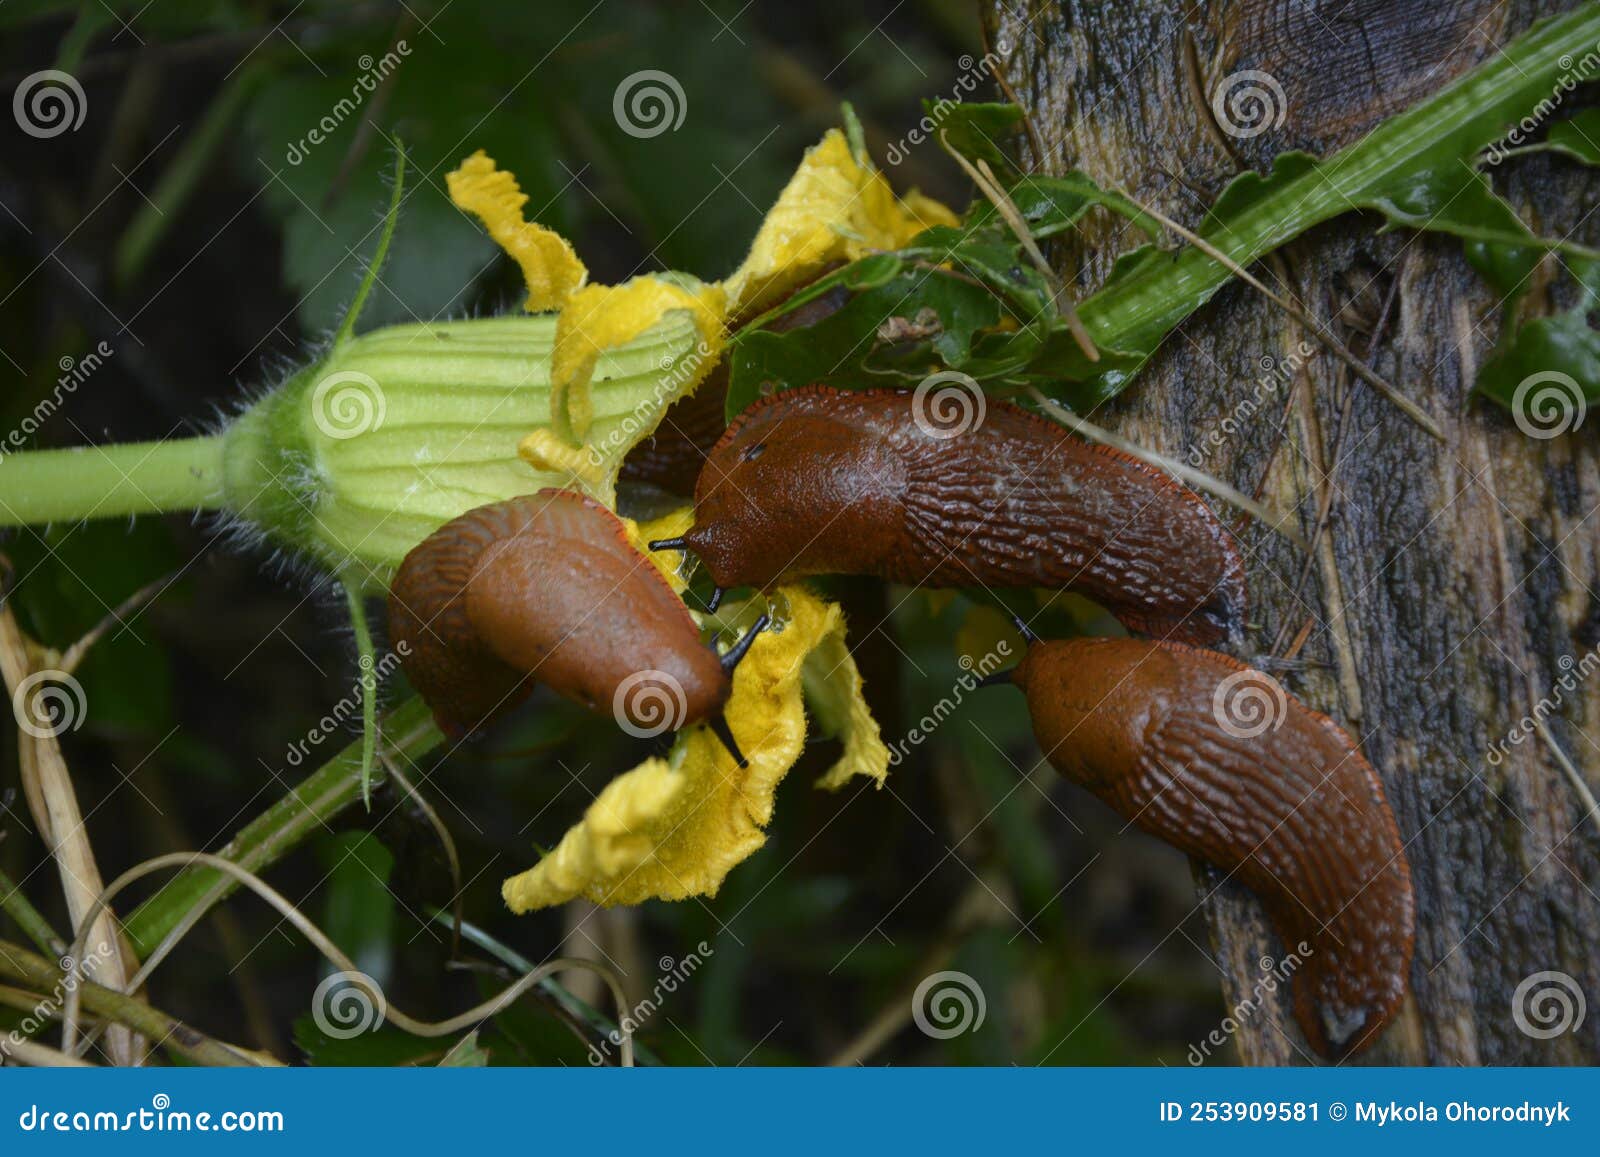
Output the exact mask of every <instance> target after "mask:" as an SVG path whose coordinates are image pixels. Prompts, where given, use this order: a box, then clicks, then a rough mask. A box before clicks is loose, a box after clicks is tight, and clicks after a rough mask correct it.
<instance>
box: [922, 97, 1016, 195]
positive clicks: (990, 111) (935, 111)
mask: <svg viewBox="0 0 1600 1157" xmlns="http://www.w3.org/2000/svg"><path fill="white" fill-rule="evenodd" d="M922 109H923V111H924V112H925V113H927V116H926V117H924V118H923V119H924V120H925V121H931V122H932V123H933V125H934V128H933V135H934V137H935V138H936V139H937V138H938V137H939V136H941V135H942V136H943V137H944V139H945V141H946V142H948V143H949V145H950V147H951V148H952V149H954V150H955V151H956V152H958V153H960V154H961V155H962V156H963V157H966V158H967V159H968V160H969V161H978V160H984V161H987V162H989V164H990V165H991V166H993V168H994V171H995V172H996V173H997V174H999V175H1001V176H1003V177H1004V176H1015V175H1016V172H1017V166H1016V162H1015V161H1013V160H1012V159H1011V157H1010V156H1009V155H1008V154H1007V153H1006V145H1007V144H1008V143H1009V142H1010V140H1011V138H1012V137H1014V136H1015V135H1016V133H1017V126H1018V125H1020V124H1021V123H1022V110H1021V109H1020V108H1018V107H1017V106H1016V105H1014V104H990V103H984V102H977V103H973V104H952V103H950V102H949V101H948V100H947V99H945V100H924V101H923V102H922Z"/></svg>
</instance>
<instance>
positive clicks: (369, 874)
mask: <svg viewBox="0 0 1600 1157" xmlns="http://www.w3.org/2000/svg"><path fill="white" fill-rule="evenodd" d="M319 850H320V852H321V859H322V862H323V865H324V866H325V867H326V869H327V871H328V880H327V893H326V899H325V905H326V907H325V909H324V913H325V914H324V918H323V925H322V926H323V928H324V929H326V930H327V933H328V935H329V936H330V937H332V938H333V942H334V943H335V944H337V945H339V947H340V948H342V949H343V950H344V952H345V955H347V956H349V957H350V959H351V960H353V961H354V962H355V965H356V968H357V969H359V970H360V971H362V972H365V973H366V974H367V975H368V976H370V977H372V978H373V979H374V980H376V981H377V982H378V983H379V984H380V985H382V984H386V983H387V982H388V980H389V976H390V973H391V972H392V971H393V966H394V945H393V940H394V928H395V900H394V896H393V894H392V893H390V891H389V877H390V875H391V874H392V873H393V871H394V856H393V854H392V853H391V852H390V851H389V849H388V848H386V847H384V846H383V844H382V843H380V842H379V840H378V838H377V837H376V836H374V835H373V834H372V833H371V832H341V833H340V834H338V835H336V836H332V837H330V838H329V839H327V840H325V841H324V842H323V843H322V845H321V847H320V849H319Z"/></svg>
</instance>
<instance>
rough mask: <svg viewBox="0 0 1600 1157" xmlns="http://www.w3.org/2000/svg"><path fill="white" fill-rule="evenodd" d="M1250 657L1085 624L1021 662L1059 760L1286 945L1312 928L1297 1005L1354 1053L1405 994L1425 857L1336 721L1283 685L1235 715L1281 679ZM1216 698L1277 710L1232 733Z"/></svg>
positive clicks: (1328, 1043)
mask: <svg viewBox="0 0 1600 1157" xmlns="http://www.w3.org/2000/svg"><path fill="white" fill-rule="evenodd" d="M1248 670H1249V669H1248V668H1246V667H1244V666H1242V665H1241V664H1239V663H1238V662H1236V661H1235V660H1233V659H1230V658H1228V657H1227V656H1225V655H1219V654H1216V653H1215V652H1211V651H1203V650H1199V649H1197V648H1193V647H1186V646H1181V645H1176V644H1168V643H1160V642H1150V641H1146V640H1137V639H1075V640H1066V641H1060V642H1046V643H1035V644H1034V645H1033V646H1031V647H1030V648H1029V650H1028V653H1027V655H1026V657H1025V658H1024V659H1023V661H1022V663H1021V664H1020V665H1019V666H1018V668H1017V669H1016V672H1015V675H1014V678H1015V681H1016V683H1017V684H1018V685H1019V686H1020V687H1021V688H1022V689H1023V691H1024V693H1025V694H1026V695H1027V699H1028V708H1029V713H1030V714H1031V715H1032V717H1033V728H1034V733H1035V735H1036V736H1037V737H1038V740H1039V744H1040V746H1041V747H1042V748H1043V749H1044V752H1045V755H1046V757H1047V758H1048V759H1049V760H1050V762H1051V763H1052V764H1053V765H1054V766H1055V767H1056V769H1057V770H1058V771H1060V772H1061V774H1062V775H1064V776H1065V777H1066V778H1067V779H1069V780H1071V781H1073V782H1074V783H1077V784H1081V785H1082V786H1084V787H1086V788H1088V789H1089V790H1090V791H1092V792H1094V794H1095V795H1097V796H1099V797H1100V798H1101V799H1102V800H1104V801H1105V802H1106V803H1107V804H1109V805H1110V806H1111V807H1112V808H1114V809H1115V810H1116V811H1117V812H1118V813H1119V814H1121V815H1122V816H1124V817H1125V818H1127V819H1128V820H1130V821H1131V822H1133V823H1134V824H1137V825H1138V826H1139V827H1141V828H1143V829H1144V830H1145V831H1148V832H1150V833H1152V834H1154V835H1156V836H1159V837H1160V838H1161V839H1163V840H1165V841H1167V842H1168V843H1170V844H1172V845H1173V846H1175V847H1177V848H1179V849H1181V850H1183V851H1185V852H1187V853H1189V854H1190V855H1192V856H1196V857H1198V858H1200V859H1202V860H1204V861H1206V862H1207V863H1209V864H1211V865H1213V866H1215V867H1216V868H1218V869H1220V870H1222V871H1223V872H1225V873H1228V874H1229V875H1230V876H1231V877H1233V878H1236V879H1238V880H1240V881H1241V882H1243V883H1244V884H1245V885H1246V886H1247V887H1249V888H1250V889H1251V890H1252V891H1253V892H1255V893H1256V895H1257V896H1259V897H1260V898H1261V901H1262V903H1263V904H1264V905H1265V907H1266V909H1267V912H1268V914H1269V915H1270V917H1271V918H1272V921H1273V923H1274V925H1275V927H1276V929H1277V932H1278V935H1279V937H1280V938H1281V939H1282V941H1283V948H1284V953H1285V956H1287V955H1288V954H1289V953H1294V952H1296V948H1295V946H1296V945H1298V944H1299V943H1300V942H1301V941H1305V942H1306V943H1307V944H1309V945H1310V948H1311V952H1310V954H1309V955H1308V956H1307V957H1306V958H1305V959H1304V960H1303V961H1302V962H1301V963H1300V965H1299V967H1298V970H1297V971H1295V973H1294V974H1293V980H1292V985H1293V999H1294V1010H1295V1017H1296V1019H1297V1020H1298V1021H1299V1023H1300V1027H1301V1029H1302V1030H1303V1031H1304V1032H1305V1035H1306V1037H1307V1039H1308V1040H1310V1041H1311V1043H1312V1044H1313V1045H1314V1046H1315V1047H1316V1048H1317V1050H1318V1051H1319V1052H1321V1053H1323V1054H1324V1055H1325V1056H1332V1057H1338V1056H1343V1055H1346V1054H1348V1053H1350V1052H1353V1051H1355V1050H1357V1049H1360V1048H1362V1047H1365V1046H1366V1045H1368V1044H1370V1043H1371V1042H1372V1041H1373V1040H1374V1039H1375V1038H1376V1037H1377V1035H1378V1032H1379V1031H1380V1030H1381V1029H1382V1027H1383V1026H1384V1024H1385V1023H1386V1022H1387V1021H1388V1020H1389V1018H1390V1017H1391V1016H1392V1015H1393V1013H1394V1011H1395V1009H1396V1008H1397V1007H1398V1006H1399V1004H1400V1002H1401V1000H1402V999H1403V998H1404V996H1405V992H1406V984H1407V978H1408V975H1409V970H1410V964H1411V951H1412V942H1413V936H1414V929H1413V921H1414V911H1413V901H1412V891H1411V870H1410V867H1409V866H1408V864H1407V863H1406V857H1405V852H1404V849H1403V848H1402V846H1401V842H1400V834H1399V830H1398V829H1397V827H1396V825H1395V820H1394V814H1393V813H1392V812H1391V811H1390V808H1389V804H1388V801H1387V800H1386V799H1385V798H1384V794H1383V788H1382V786H1381V785H1380V784H1379V782H1378V777H1377V775H1376V774H1375V773H1374V771H1373V769H1372V766H1371V764H1369V763H1368V762H1367V761H1366V759H1364V758H1363V757H1362V755H1361V754H1360V752H1359V751H1357V750H1356V748H1355V745H1354V743H1353V742H1352V741H1351V739H1350V737H1349V736H1348V735H1347V734H1345V732H1344V731H1343V730H1342V729H1341V728H1340V727H1339V726H1338V725H1337V724H1335V723H1334V722H1333V721H1332V720H1331V719H1329V718H1327V716H1325V715H1321V714H1318V713H1317V712H1314V711H1312V710H1311V709H1310V708H1308V707H1306V706H1305V705H1304V704H1302V703H1300V702H1299V701H1298V700H1296V699H1294V698H1293V697H1292V696H1288V695H1287V694H1286V693H1282V692H1281V689H1276V690H1271V689H1269V690H1264V691H1263V692H1262V694H1261V696H1260V698H1259V699H1258V700H1257V702H1258V703H1259V704H1261V705H1263V706H1264V708H1265V710H1266V711H1267V713H1268V714H1267V715H1266V716H1264V717H1263V716H1261V715H1251V714H1248V708H1241V707H1239V706H1238V704H1237V703H1236V704H1235V709H1236V710H1237V711H1239V714H1228V709H1227V702H1229V701H1232V698H1233V696H1236V695H1238V694H1239V693H1240V692H1241V689H1242V688H1244V687H1255V688H1275V687H1276V685H1274V684H1266V683H1263V682H1261V680H1262V679H1264V677H1262V676H1259V675H1257V676H1255V677H1254V678H1248V677H1245V676H1241V675H1240V672H1246V671H1248ZM1230 676H1233V677H1235V681H1234V683H1232V684H1228V685H1226V686H1224V687H1223V692H1222V696H1223V700H1224V702H1223V703H1222V705H1220V706H1216V707H1214V704H1216V703H1217V701H1218V694H1219V693H1218V688H1219V686H1223V685H1224V680H1227V679H1228V678H1229V677H1230ZM1241 679H1244V680H1245V681H1244V682H1243V683H1241V682H1240V680H1241ZM1280 694H1281V695H1282V698H1281V699H1279V698H1277V696H1278V695H1280ZM1219 713H1221V717H1225V718H1228V719H1229V722H1230V725H1231V726H1232V727H1233V728H1234V730H1236V731H1238V730H1245V731H1254V730H1257V729H1258V728H1260V727H1261V723H1262V720H1263V718H1266V719H1268V720H1271V719H1279V720H1281V722H1280V724H1279V725H1278V726H1277V727H1276V728H1275V729H1274V728H1272V727H1271V726H1270V725H1269V726H1267V727H1265V729H1263V730H1262V733H1261V734H1259V735H1256V736H1254V737H1253V738H1249V737H1245V738H1236V737H1235V736H1234V735H1232V734H1230V733H1229V732H1228V731H1227V730H1225V729H1224V728H1223V726H1222V724H1221V722H1220V718H1219Z"/></svg>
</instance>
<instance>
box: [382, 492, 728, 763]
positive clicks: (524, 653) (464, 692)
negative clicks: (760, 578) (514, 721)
mask: <svg viewBox="0 0 1600 1157" xmlns="http://www.w3.org/2000/svg"><path fill="white" fill-rule="evenodd" d="M389 632H390V638H391V640H392V641H393V642H394V644H395V646H396V647H397V648H398V647H399V645H400V644H401V643H404V644H406V649H405V651H402V652H401V654H402V662H403V665H404V667H405V672H406V677H407V678H408V679H410V680H411V683H412V685H413V686H414V687H415V688H416V689H417V691H418V693H419V694H421V695H422V697H423V699H424V700H425V701H426V702H427V704H428V706H429V707H430V708H431V709H432V710H433V713H434V718H435V719H436V720H437V721H438V723H439V725H440V727H441V728H442V729H444V730H445V731H446V732H448V733H450V734H452V735H460V734H463V733H464V732H466V731H469V730H471V729H472V728H473V727H476V726H477V725H479V724H480V723H483V722H485V721H487V720H488V719H491V718H493V717H494V716H495V715H497V714H499V713H501V712H503V711H505V710H507V709H508V708H510V707H512V706H514V705H515V704H516V703H518V702H520V701H521V700H522V699H523V698H524V697H525V696H526V695H527V693H528V691H529V690H531V688H532V685H533V683H534V682H540V683H544V684H547V685H548V686H550V687H551V688H552V689H553V690H555V691H556V692H557V693H559V694H561V695H563V696H565V697H566V698H568V699H571V700H573V701H575V702H578V703H581V704H583V705H584V706H585V707H588V708H589V709H590V710H594V711H600V712H605V711H611V710H613V706H614V704H616V703H618V702H621V703H623V704H625V705H626V710H625V712H624V713H625V715H626V716H627V717H628V718H629V721H630V722H633V723H637V724H638V725H639V726H641V727H655V728H656V729H658V730H659V726H658V725H659V723H660V717H648V716H646V717H641V718H637V719H635V718H633V715H632V708H633V707H634V706H635V704H634V702H633V699H632V698H631V697H630V696H628V695H626V694H624V696H623V697H622V698H621V699H620V700H619V699H618V697H617V690H618V688H619V687H621V686H622V685H623V683H624V681H625V680H628V679H629V678H630V677H632V676H635V675H636V673H638V672H645V671H651V672H657V673H664V674H665V675H666V676H668V677H670V678H667V679H663V678H660V677H658V676H652V678H651V679H650V681H649V682H650V683H651V684H654V685H657V686H664V687H666V688H668V689H669V692H668V697H667V700H668V701H667V715H668V717H671V718H672V719H673V726H682V725H683V724H685V723H689V722H694V721H696V720H699V719H703V718H705V717H706V716H707V715H710V714H711V713H713V712H714V711H715V710H716V709H717V708H718V707H720V706H721V704H722V702H723V700H724V699H725V698H726V697H727V691H728V680H727V677H726V675H724V673H723V671H722V668H721V665H720V664H719V663H718V662H717V657H716V653H715V652H714V651H713V650H712V649H711V648H710V647H708V646H706V645H705V644H704V643H703V642H702V641H701V639H700V633H699V629H698V628H697V627H696V626H695V623H694V620H693V619H692V618H691V617H690V615H689V612H688V610H687V608H685V607H684V605H683V603H682V602H681V601H680V600H679V599H678V597H677V596H676V595H675V594H673V592H672V589H671V588H670V587H669V586H668V585H667V583H666V581H665V580H664V579H663V578H662V577H661V575H660V573H659V572H657V571H656V569H655V568H654V567H653V566H652V565H651V563H650V560H649V559H647V558H645V557H644V556H643V555H641V554H640V553H639V552H638V551H636V550H635V549H634V548H633V546H632V545H631V544H630V543H629V541H628V538H627V534H626V531H625V530H624V528H623V526H622V523H621V522H620V521H619V520H618V519H617V517H616V515H614V514H612V513H611V512H610V511H609V510H607V509H605V508H604V507H603V506H600V505H599V504H597V503H595V502H592V501H590V500H589V499H587V498H584V497H582V496H580V495H577V494H575V493H572V492H570V491H560V490H547V491H541V492H540V493H538V494H534V495H528V496H525V497H522V498H514V499H511V500H510V501H507V502H497V503H493V504H491V505H488V506H480V507H478V508H477V509H475V510H470V511H468V512H467V513H466V514H463V515H461V516H460V517H459V518H456V519H453V520H451V521H450V522H448V523H446V524H445V525H444V526H442V527H440V528H439V529H438V530H437V531H435V532H434V533H433V534H432V535H430V536H429V537H428V538H427V539H425V540H424V541H423V542H422V543H421V544H419V545H418V546H417V547H416V548H415V549H413V550H412V551H411V553H410V554H408V555H407V556H406V558H405V561H404V562H403V563H402V564H401V566H400V570H399V572H398V574H397V575H396V577H395V581H394V583H393V584H392V585H391V587H390V594H389ZM674 682H675V683H676V685H677V688H681V691H682V694H681V697H680V696H679V695H678V693H677V689H676V688H673V686H672V685H673V683H674ZM647 698H648V697H647ZM674 701H675V702H674ZM660 705H661V700H660V698H659V697H658V698H657V702H656V706H657V707H659V706H660ZM637 706H638V707H639V709H641V710H644V711H649V710H651V709H652V708H651V706H650V704H649V702H648V701H646V702H643V703H640V704H638V705H637ZM680 707H681V710H680ZM679 716H681V718H680V717H679Z"/></svg>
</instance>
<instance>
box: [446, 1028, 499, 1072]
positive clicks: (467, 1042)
mask: <svg viewBox="0 0 1600 1157" xmlns="http://www.w3.org/2000/svg"><path fill="white" fill-rule="evenodd" d="M488 1063H489V1050H488V1049H486V1048H484V1047H483V1046H481V1045H480V1044H478V1030H477V1029H473V1030H472V1031H471V1032H469V1033H468V1034H467V1035H466V1036H464V1037H462V1038H461V1039H460V1040H458V1041H457V1042H456V1043H455V1044H454V1045H452V1046H451V1048H450V1051H449V1052H447V1053H445V1054H444V1059H443V1060H442V1061H440V1062H439V1067H440V1068H441V1069H481V1068H484V1067H485V1066H487V1065H488Z"/></svg>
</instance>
